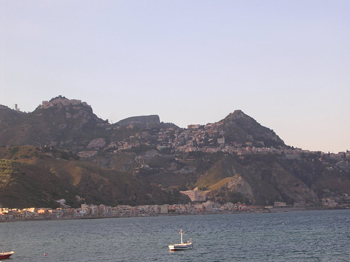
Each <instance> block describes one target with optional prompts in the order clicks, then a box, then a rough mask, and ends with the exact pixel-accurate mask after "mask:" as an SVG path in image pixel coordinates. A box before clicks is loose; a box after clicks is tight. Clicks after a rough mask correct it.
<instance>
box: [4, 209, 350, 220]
mask: <svg viewBox="0 0 350 262" xmlns="http://www.w3.org/2000/svg"><path fill="white" fill-rule="evenodd" d="M347 209H348V208H324V207H275V208H271V209H266V210H255V211H252V210H240V211H237V210H236V211H221V212H198V213H167V214H141V215H131V216H112V215H110V216H108V215H105V216H90V217H89V216H86V217H60V218H54V217H42V218H24V219H1V220H0V223H8V222H21V221H22V222H26V221H56V220H58V221H64V220H79V219H83V220H84V219H105V218H133V217H145V218H146V217H160V216H188V215H192V216H198V215H223V214H237V215H238V214H261V213H267V214H268V213H289V212H305V211H316V210H319V211H326V210H329V211H332V210H347Z"/></svg>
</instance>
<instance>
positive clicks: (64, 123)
mask: <svg viewBox="0 0 350 262" xmlns="http://www.w3.org/2000/svg"><path fill="white" fill-rule="evenodd" d="M0 146H2V147H1V148H0V159H3V160H1V161H2V162H1V168H2V169H1V170H0V175H1V176H2V178H1V180H0V203H3V205H5V204H6V205H9V206H14V205H18V207H22V206H25V205H33V206H40V205H53V204H55V202H54V200H55V199H56V198H67V199H68V200H69V203H70V204H72V205H77V204H78V203H77V202H76V200H75V196H76V195H79V196H81V197H83V198H85V199H86V201H89V202H91V203H104V204H108V205H115V204H117V203H119V204H121V203H123V204H124V203H125V204H126V203H127V204H133V205H136V204H146V203H148V204H151V203H153V204H159V203H176V202H186V201H189V200H188V198H187V197H184V195H181V194H180V193H179V191H180V190H192V189H200V190H207V191H206V192H207V196H208V198H209V199H211V200H214V201H220V202H225V201H231V202H238V201H240V202H245V203H251V204H259V205H273V203H274V202H275V201H281V202H286V203H288V204H289V205H297V206H317V205H322V204H324V202H325V201H326V202H327V201H328V202H329V203H334V202H336V203H338V204H339V205H348V206H350V197H348V196H349V195H350V182H349V181H350V164H349V160H350V153H349V152H344V153H343V154H342V155H337V156H332V155H331V154H325V153H322V152H309V151H303V150H300V149H294V148H293V147H292V146H289V145H286V144H285V143H284V142H283V140H282V139H281V138H280V137H279V136H278V135H277V134H276V133H275V132H274V131H273V130H271V129H269V128H267V127H264V126H262V125H261V124H259V123H258V122H257V121H256V120H254V119H253V118H252V117H250V116H248V115H246V114H244V113H243V112H242V111H241V110H235V111H234V112H233V113H230V114H229V115H228V116H227V117H225V118H224V119H222V120H219V121H218V122H215V123H209V124H207V125H190V126H189V127H188V128H179V127H178V126H176V125H175V124H171V123H164V122H161V121H160V118H159V116H158V115H151V116H134V117H130V118H126V119H124V120H121V121H120V122H118V123H116V124H109V123H108V122H107V121H104V120H102V119H100V118H98V117H97V116H96V115H95V114H94V113H93V110H92V108H91V107H90V106H89V105H88V104H87V103H85V102H82V101H80V100H71V99H67V98H65V97H63V96H58V97H56V98H53V99H51V100H50V101H44V102H43V103H42V104H41V105H40V106H38V107H37V108H36V109H35V110H34V111H33V112H31V113H23V112H20V111H16V110H12V109H10V108H8V107H5V106H0ZM1 181H2V182H1ZM14 181H15V182H14ZM40 181H46V182H45V183H46V184H47V186H45V187H43V186H42V184H40ZM26 185H28V186H26ZM34 188H37V192H34V191H35V190H34ZM18 192H20V193H18ZM34 193H35V194H34Z"/></svg>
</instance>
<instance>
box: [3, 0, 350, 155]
mask: <svg viewBox="0 0 350 262" xmlns="http://www.w3.org/2000/svg"><path fill="white" fill-rule="evenodd" d="M349 13H350V1H345V0H329V1H322V0H315V1H309V0H303V1H298V0H293V1H289V0H283V1H280V0H274V1H271V0H266V1H260V0H244V1H238V0H229V1H228V0H219V1H214V0H211V1H208V0H200V1H199V0H182V1H181V0H179V1H169V0H152V1H149V0H113V1H112V0H98V1H97V0H94V1H92V0H74V1H72V0H36V1H25V0H1V1H0V104H1V105H5V106H8V107H10V108H14V107H15V104H17V105H18V107H19V108H20V110H21V111H25V112H32V111H34V110H35V108H36V107H37V106H38V105H40V104H41V103H42V101H47V100H50V99H52V98H54V97H57V96H58V95H62V96H65V97H66V98H69V99H79V100H82V101H84V102H87V103H88V104H89V105H90V106H91V107H92V109H93V111H94V113H95V114H96V115H97V116H98V117H100V118H102V119H104V120H106V119H108V121H109V122H110V123H115V122H118V121H119V120H122V119H124V118H127V117H131V116H140V115H153V114H157V115H159V116H160V119H161V121H163V122H171V123H174V124H176V125H178V126H180V127H187V125H190V124H202V125H205V124H207V123H215V122H218V121H220V120H222V119H223V118H225V117H226V116H227V115H229V114H230V113H232V112H234V111H235V110H242V111H243V112H244V113H245V114H247V115H249V116H250V117H252V118H254V119H255V120H256V121H258V122H259V123H260V124H261V125H263V126H266V127H268V128H270V129H272V130H274V131H275V133H276V134H277V135H278V136H279V137H280V138H281V139H282V140H283V141H284V142H285V143H286V144H287V145H290V146H294V147H298V148H302V149H304V150H312V151H323V152H334V153H337V152H340V151H346V150H350V16H349Z"/></svg>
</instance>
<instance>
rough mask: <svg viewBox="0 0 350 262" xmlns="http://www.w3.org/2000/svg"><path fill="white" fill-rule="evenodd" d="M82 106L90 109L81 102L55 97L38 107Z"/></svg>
mask: <svg viewBox="0 0 350 262" xmlns="http://www.w3.org/2000/svg"><path fill="white" fill-rule="evenodd" d="M81 105H82V106H84V107H89V108H91V106H89V105H88V104H87V103H86V102H81V100H77V99H68V98H66V97H64V96H61V95H59V96H57V97H55V98H52V99H51V100H50V101H43V102H42V104H41V105H40V106H39V107H38V108H39V109H47V108H50V107H55V106H56V107H59V108H61V107H66V106H81Z"/></svg>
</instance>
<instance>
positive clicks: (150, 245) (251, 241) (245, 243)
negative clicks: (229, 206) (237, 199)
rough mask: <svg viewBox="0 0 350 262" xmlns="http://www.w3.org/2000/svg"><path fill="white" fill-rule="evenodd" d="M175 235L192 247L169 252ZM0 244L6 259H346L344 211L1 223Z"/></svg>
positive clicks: (348, 230) (349, 218) (349, 230)
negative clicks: (9, 253) (10, 252)
mask: <svg viewBox="0 0 350 262" xmlns="http://www.w3.org/2000/svg"><path fill="white" fill-rule="evenodd" d="M180 229H183V231H184V233H185V234H184V240H185V241H187V240H188V239H189V238H193V241H194V248H193V249H192V250H188V251H179V252H170V251H169V250H168V245H169V244H172V243H179V242H180V235H179V231H180ZM0 239H1V244H2V245H3V248H4V249H5V248H6V249H14V250H15V254H14V255H13V257H12V258H11V261H38V262H40V261H47V262H49V261H50V262H51V261H75V262H85V261H349V258H350V250H349V248H348V246H349V242H350V211H349V210H334V211H305V212H283V213H262V214H222V215H220V214H218V215H196V216H193V215H188V216H160V217H136V218H112V219H109V218H108V219H91V220H55V221H27V222H14V223H0ZM45 254H46V256H45Z"/></svg>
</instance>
